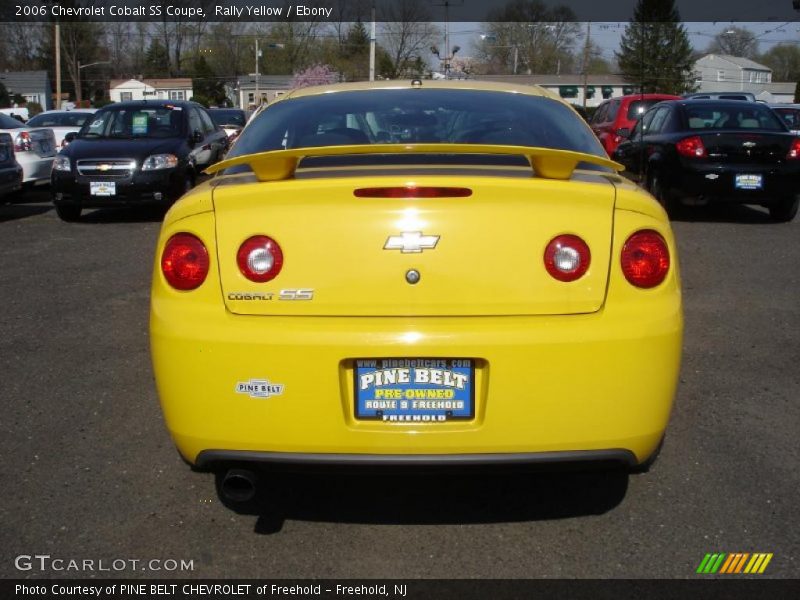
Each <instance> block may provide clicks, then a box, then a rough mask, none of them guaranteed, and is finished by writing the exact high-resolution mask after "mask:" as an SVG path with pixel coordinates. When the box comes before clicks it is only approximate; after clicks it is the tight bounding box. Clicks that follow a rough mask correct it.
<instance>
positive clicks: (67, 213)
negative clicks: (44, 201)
mask: <svg viewBox="0 0 800 600" xmlns="http://www.w3.org/2000/svg"><path fill="white" fill-rule="evenodd" d="M56 214H57V215H58V218H59V219H61V220H62V221H66V222H68V223H72V222H74V221H77V220H78V219H80V218H81V207H80V206H73V205H71V204H56Z"/></svg>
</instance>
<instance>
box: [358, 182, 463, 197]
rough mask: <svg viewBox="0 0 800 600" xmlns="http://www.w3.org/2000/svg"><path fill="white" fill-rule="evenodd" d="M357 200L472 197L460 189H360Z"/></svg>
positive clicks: (409, 187) (406, 187) (408, 186)
mask: <svg viewBox="0 0 800 600" xmlns="http://www.w3.org/2000/svg"><path fill="white" fill-rule="evenodd" d="M353 194H355V196H356V198H467V197H469V196H471V195H472V190H471V189H469V188H460V187H438V186H436V187H426V186H422V187H417V186H414V185H406V186H398V187H372V188H359V189H357V190H354V191H353Z"/></svg>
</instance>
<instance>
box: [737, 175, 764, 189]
mask: <svg viewBox="0 0 800 600" xmlns="http://www.w3.org/2000/svg"><path fill="white" fill-rule="evenodd" d="M735 185H736V189H737V190H760V189H761V188H762V187H763V185H764V178H763V176H762V175H737V176H736V184H735Z"/></svg>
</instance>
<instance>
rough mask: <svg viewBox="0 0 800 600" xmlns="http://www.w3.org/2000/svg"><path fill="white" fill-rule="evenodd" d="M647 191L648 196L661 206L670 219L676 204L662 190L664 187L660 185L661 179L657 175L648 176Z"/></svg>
mask: <svg viewBox="0 0 800 600" xmlns="http://www.w3.org/2000/svg"><path fill="white" fill-rule="evenodd" d="M647 189H648V191H649V192H650V194H652V196H653V198H655V199H656V200H657V201H658V203H659V204H660V205H661V206H662V208H663V209H664V210H665V211H667V214H668V215H669V216H670V217H673V216H675V212H676V204H675V202H674V201H673V200H672V199H671V198H670V196H669V193H668V192H667V191H666V190H665V189H664V186H663V185H661V178H660V177H659V176H658V174H653V175H651V176H650V180H649V183H648V185H647Z"/></svg>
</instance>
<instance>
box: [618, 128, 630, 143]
mask: <svg viewBox="0 0 800 600" xmlns="http://www.w3.org/2000/svg"><path fill="white" fill-rule="evenodd" d="M617 135H618V136H619V137H621V138H622V139H623V140H627V139H628V138H629V137H631V130H630V128H628V127H620V128H619V129H617Z"/></svg>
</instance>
